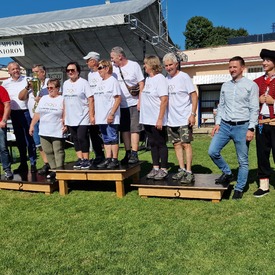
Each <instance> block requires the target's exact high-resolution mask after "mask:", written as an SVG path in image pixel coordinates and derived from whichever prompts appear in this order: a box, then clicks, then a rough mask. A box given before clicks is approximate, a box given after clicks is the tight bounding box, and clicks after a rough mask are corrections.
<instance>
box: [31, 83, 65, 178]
mask: <svg viewBox="0 0 275 275" xmlns="http://www.w3.org/2000/svg"><path fill="white" fill-rule="evenodd" d="M47 89H48V91H49V94H48V95H45V96H43V97H42V98H41V99H40V101H39V103H38V106H37V108H36V109H35V113H34V116H33V119H32V122H31V125H30V129H29V133H30V135H31V136H32V135H33V133H34V126H35V124H36V123H37V121H40V123H39V135H40V140H41V145H42V148H43V151H44V152H45V154H46V156H47V159H48V162H49V165H50V168H51V169H55V168H58V167H63V166H64V161H65V150H64V147H65V146H64V145H65V140H64V138H63V134H64V132H65V131H67V127H66V126H64V105H63V96H61V95H60V93H59V89H60V81H59V80H58V79H57V78H52V79H49V81H48V83H47ZM47 178H51V179H54V178H55V173H54V172H51V173H50V174H49V175H48V176H47Z"/></svg>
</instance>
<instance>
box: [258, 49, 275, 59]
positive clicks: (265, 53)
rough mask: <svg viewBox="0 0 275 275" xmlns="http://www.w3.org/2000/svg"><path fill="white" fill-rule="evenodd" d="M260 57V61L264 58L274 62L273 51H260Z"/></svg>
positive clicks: (274, 54) (274, 52)
mask: <svg viewBox="0 0 275 275" xmlns="http://www.w3.org/2000/svg"><path fill="white" fill-rule="evenodd" d="M260 57H261V58H262V59H264V58H271V59H272V60H275V51H270V50H267V49H262V50H261V53H260Z"/></svg>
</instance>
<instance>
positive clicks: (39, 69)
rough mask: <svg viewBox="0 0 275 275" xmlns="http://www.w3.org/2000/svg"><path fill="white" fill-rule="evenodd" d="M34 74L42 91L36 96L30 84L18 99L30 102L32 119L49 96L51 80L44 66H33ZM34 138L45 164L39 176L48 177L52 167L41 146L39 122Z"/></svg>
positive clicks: (35, 128) (29, 107)
mask: <svg viewBox="0 0 275 275" xmlns="http://www.w3.org/2000/svg"><path fill="white" fill-rule="evenodd" d="M32 72H33V74H36V75H37V78H38V79H39V81H40V90H39V92H38V94H37V95H34V93H33V89H32V87H31V83H30V82H29V83H30V85H28V87H29V88H30V89H29V90H27V89H25V88H24V89H23V90H22V91H21V92H20V93H19V95H18V98H19V99H20V100H28V101H27V102H28V109H29V112H30V116H31V118H33V116H34V112H35V108H36V107H37V105H38V102H39V100H40V99H41V97H42V96H44V95H47V94H48V89H47V83H48V80H49V78H46V68H45V67H44V66H43V65H42V64H35V65H33V66H32ZM32 137H33V140H34V143H35V146H36V148H37V149H38V150H39V153H40V156H41V158H42V160H43V162H44V166H43V167H42V169H41V170H39V171H38V174H40V175H47V174H48V172H49V169H50V165H49V163H48V160H47V156H46V154H45V152H44V151H43V149H42V146H41V142H40V136H39V121H38V122H37V123H36V124H35V126H34V132H33V136H32Z"/></svg>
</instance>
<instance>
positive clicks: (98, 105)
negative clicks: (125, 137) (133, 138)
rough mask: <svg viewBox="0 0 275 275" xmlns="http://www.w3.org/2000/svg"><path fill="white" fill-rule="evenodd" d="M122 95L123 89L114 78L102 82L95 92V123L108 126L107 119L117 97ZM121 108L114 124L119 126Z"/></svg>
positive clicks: (115, 115)
mask: <svg viewBox="0 0 275 275" xmlns="http://www.w3.org/2000/svg"><path fill="white" fill-rule="evenodd" d="M117 95H121V88H120V85H119V83H118V81H117V80H116V78H115V77H114V76H110V77H109V78H107V79H106V80H101V82H99V83H98V84H97V87H96V89H95V91H94V102H95V123H96V124H107V117H108V115H109V114H110V112H111V110H112V107H113V105H114V103H115V98H114V97H115V96H117ZM119 120H120V108H117V111H116V112H115V114H114V121H113V124H119Z"/></svg>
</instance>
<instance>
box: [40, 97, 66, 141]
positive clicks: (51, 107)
mask: <svg viewBox="0 0 275 275" xmlns="http://www.w3.org/2000/svg"><path fill="white" fill-rule="evenodd" d="M63 107H64V106H63V96H61V95H59V96H57V97H50V96H49V95H45V96H43V97H42V98H41V99H40V100H39V103H38V106H37V108H36V110H35V112H36V113H39V115H40V123H39V135H40V136H45V137H56V138H62V137H63V133H62V127H63V123H62V117H63Z"/></svg>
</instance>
